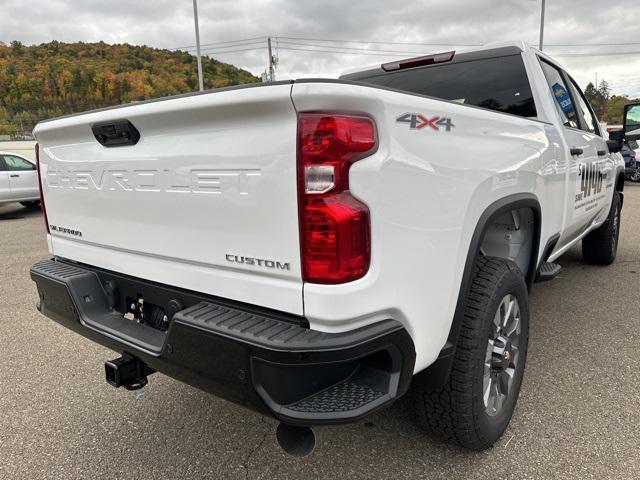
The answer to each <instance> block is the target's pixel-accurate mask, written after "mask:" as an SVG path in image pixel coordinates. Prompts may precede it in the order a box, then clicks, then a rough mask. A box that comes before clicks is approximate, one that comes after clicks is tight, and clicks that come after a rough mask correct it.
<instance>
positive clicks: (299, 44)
mask: <svg viewBox="0 0 640 480" xmlns="http://www.w3.org/2000/svg"><path fill="white" fill-rule="evenodd" d="M279 38H280V37H279ZM279 44H281V45H293V46H298V47H319V48H332V49H339V50H355V51H364V52H386V53H417V54H424V51H419V52H417V51H413V50H387V49H380V48H361V47H340V46H333V45H318V44H314V43H300V42H289V41H286V40H285V41H282V40H280V41H279Z"/></svg>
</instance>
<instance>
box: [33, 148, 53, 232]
mask: <svg viewBox="0 0 640 480" xmlns="http://www.w3.org/2000/svg"><path fill="white" fill-rule="evenodd" d="M36 170H37V172H38V190H39V191H40V205H41V207H42V216H43V217H44V226H45V228H46V229H47V233H51V231H50V230H49V219H48V218H47V207H45V205H44V194H43V192H42V176H41V174H40V146H39V145H38V144H37V143H36Z"/></svg>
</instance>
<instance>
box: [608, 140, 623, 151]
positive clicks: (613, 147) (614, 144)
mask: <svg viewBox="0 0 640 480" xmlns="http://www.w3.org/2000/svg"><path fill="white" fill-rule="evenodd" d="M607 147H609V153H618V152H619V151H620V150H622V142H620V141H618V140H607Z"/></svg>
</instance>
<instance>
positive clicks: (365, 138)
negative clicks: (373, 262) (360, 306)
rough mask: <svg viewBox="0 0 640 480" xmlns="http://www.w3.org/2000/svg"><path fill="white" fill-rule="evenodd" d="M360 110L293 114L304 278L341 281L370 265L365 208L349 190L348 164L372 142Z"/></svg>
mask: <svg viewBox="0 0 640 480" xmlns="http://www.w3.org/2000/svg"><path fill="white" fill-rule="evenodd" d="M377 145H378V144H377V136H376V127H375V124H374V122H373V120H372V119H371V118H369V117H367V116H364V115H351V114H334V113H316V112H313V113H301V114H299V116H298V176H299V188H298V190H299V191H298V196H299V204H300V244H301V245H300V248H301V253H302V276H303V280H304V281H307V282H312V283H325V284H334V283H344V282H349V281H352V280H356V279H358V278H360V277H362V276H363V275H364V274H365V273H367V270H368V269H369V259H370V250H371V246H370V245H371V241H370V233H369V230H370V221H369V209H368V208H367V206H366V205H365V204H364V203H363V202H361V201H360V200H358V199H356V198H355V197H354V196H353V195H351V193H350V192H349V168H350V167H351V165H352V164H353V162H355V161H357V160H359V159H361V158H364V157H366V156H368V155H371V154H372V153H373V152H374V151H375V150H376V148H377Z"/></svg>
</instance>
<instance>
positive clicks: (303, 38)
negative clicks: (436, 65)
mask: <svg viewBox="0 0 640 480" xmlns="http://www.w3.org/2000/svg"><path fill="white" fill-rule="evenodd" d="M276 38H278V39H280V38H284V39H286V40H307V41H312V42H331V43H365V44H379V45H417V46H422V45H424V46H434V47H455V46H463V47H479V46H481V45H482V44H481V43H417V42H382V41H378V40H376V41H374V40H333V39H328V38H308V37H285V36H278V37H276Z"/></svg>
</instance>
